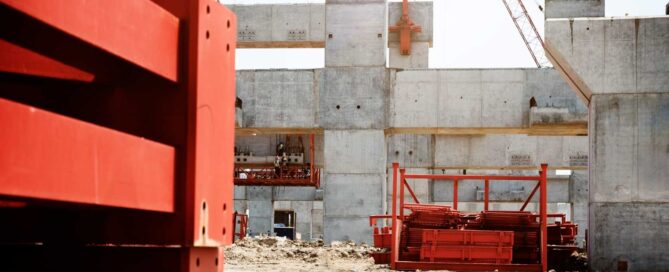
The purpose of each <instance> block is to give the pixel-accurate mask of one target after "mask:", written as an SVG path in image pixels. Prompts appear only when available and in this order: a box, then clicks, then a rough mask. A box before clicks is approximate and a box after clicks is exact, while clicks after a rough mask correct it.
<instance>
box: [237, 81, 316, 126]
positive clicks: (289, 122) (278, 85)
mask: <svg viewBox="0 0 669 272" xmlns="http://www.w3.org/2000/svg"><path fill="white" fill-rule="evenodd" d="M320 77H321V70H250V71H238V72H237V85H236V93H237V96H238V97H239V98H241V99H242V101H243V103H242V105H243V107H242V109H243V112H244V122H243V123H244V126H245V127H247V128H254V127H258V128H315V127H317V116H318V114H317V110H318V108H317V107H318V100H319V99H318V93H319V88H320V85H319V84H320V82H321V79H320Z"/></svg>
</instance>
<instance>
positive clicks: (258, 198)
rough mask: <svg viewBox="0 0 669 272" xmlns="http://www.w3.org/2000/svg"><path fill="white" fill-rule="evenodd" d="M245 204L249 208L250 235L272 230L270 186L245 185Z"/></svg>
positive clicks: (272, 209)
mask: <svg viewBox="0 0 669 272" xmlns="http://www.w3.org/2000/svg"><path fill="white" fill-rule="evenodd" d="M246 199H247V200H246V205H247V208H248V210H249V232H250V233H251V235H258V234H261V233H265V234H267V233H271V232H272V223H273V222H272V220H273V217H274V207H273V206H272V187H267V186H264V187H263V186H247V187H246Z"/></svg>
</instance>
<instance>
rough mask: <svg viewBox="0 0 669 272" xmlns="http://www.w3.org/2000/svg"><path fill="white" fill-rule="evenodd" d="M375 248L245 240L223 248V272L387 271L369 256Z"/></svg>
mask: <svg viewBox="0 0 669 272" xmlns="http://www.w3.org/2000/svg"><path fill="white" fill-rule="evenodd" d="M378 251H379V249H377V248H374V247H371V246H368V245H365V244H362V245H356V244H355V243H353V242H333V243H332V244H331V245H324V244H323V242H322V241H292V240H288V239H285V238H283V237H267V236H260V237H248V238H246V239H244V240H240V241H237V242H235V244H233V245H231V246H229V247H227V248H226V249H225V266H224V267H225V271H262V272H269V271H296V272H298V271H299V272H302V271H304V272H316V271H389V270H388V267H387V266H386V265H375V264H374V260H373V259H372V257H370V255H369V253H371V252H378Z"/></svg>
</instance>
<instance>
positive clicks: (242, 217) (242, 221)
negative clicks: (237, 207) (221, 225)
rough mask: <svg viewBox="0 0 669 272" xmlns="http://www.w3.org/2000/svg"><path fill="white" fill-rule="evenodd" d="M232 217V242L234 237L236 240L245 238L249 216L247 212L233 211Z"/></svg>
mask: <svg viewBox="0 0 669 272" xmlns="http://www.w3.org/2000/svg"><path fill="white" fill-rule="evenodd" d="M232 218H233V223H232V227H233V233H234V236H233V237H232V240H233V242H234V239H235V237H236V238H238V240H243V239H244V238H246V231H247V229H248V225H249V216H248V215H247V214H242V213H237V212H235V213H234V215H233V217H232ZM238 224H239V231H237V225H238Z"/></svg>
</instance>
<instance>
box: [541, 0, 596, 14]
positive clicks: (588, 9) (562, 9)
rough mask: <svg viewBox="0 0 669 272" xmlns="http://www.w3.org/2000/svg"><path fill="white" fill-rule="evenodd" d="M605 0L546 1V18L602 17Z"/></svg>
mask: <svg viewBox="0 0 669 272" xmlns="http://www.w3.org/2000/svg"><path fill="white" fill-rule="evenodd" d="M605 2H606V1H605V0H546V8H545V13H546V18H577V17H604V7H605Z"/></svg>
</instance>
